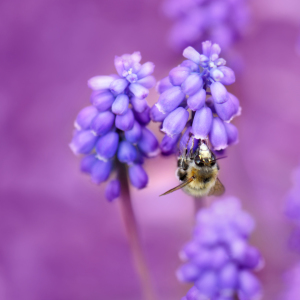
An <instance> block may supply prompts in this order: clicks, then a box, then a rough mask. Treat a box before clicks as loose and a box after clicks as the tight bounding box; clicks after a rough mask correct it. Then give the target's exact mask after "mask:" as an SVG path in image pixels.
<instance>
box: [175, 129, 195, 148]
mask: <svg viewBox="0 0 300 300" xmlns="http://www.w3.org/2000/svg"><path fill="white" fill-rule="evenodd" d="M193 144H194V147H193V149H194V150H196V149H197V146H198V140H196V139H195V138H194V137H193V134H192V127H191V126H189V127H188V128H187V129H186V131H185V132H184V134H183V135H182V138H181V139H180V142H179V151H180V153H184V151H185V149H187V151H190V150H191V148H192V146H193Z"/></svg>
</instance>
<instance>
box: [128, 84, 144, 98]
mask: <svg viewBox="0 0 300 300" xmlns="http://www.w3.org/2000/svg"><path fill="white" fill-rule="evenodd" d="M129 90H130V91H131V92H132V94H133V95H134V96H136V97H138V98H140V99H144V98H146V97H147V96H148V94H149V91H148V89H146V88H145V87H144V86H142V85H140V84H138V83H132V84H130V86H129Z"/></svg>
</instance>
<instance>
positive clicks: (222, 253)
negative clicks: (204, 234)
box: [211, 246, 229, 269]
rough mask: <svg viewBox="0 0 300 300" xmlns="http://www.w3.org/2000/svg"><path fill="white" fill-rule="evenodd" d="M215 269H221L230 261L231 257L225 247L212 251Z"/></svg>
mask: <svg viewBox="0 0 300 300" xmlns="http://www.w3.org/2000/svg"><path fill="white" fill-rule="evenodd" d="M211 252H212V261H211V264H212V266H213V268H215V269H220V268H221V267H222V266H223V265H224V264H225V263H227V262H228V260H229V255H228V253H227V251H226V249H225V248H224V247H223V246H219V247H216V248H214V249H213V250H211Z"/></svg>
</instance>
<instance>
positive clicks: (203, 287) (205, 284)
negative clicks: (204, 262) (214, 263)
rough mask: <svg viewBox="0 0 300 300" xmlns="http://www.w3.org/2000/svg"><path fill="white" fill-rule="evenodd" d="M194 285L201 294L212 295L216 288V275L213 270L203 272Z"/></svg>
mask: <svg viewBox="0 0 300 300" xmlns="http://www.w3.org/2000/svg"><path fill="white" fill-rule="evenodd" d="M195 286H196V287H197V288H198V290H199V291H200V292H201V293H202V294H203V295H206V296H207V297H213V295H214V294H215V292H216V290H217V288H218V282H217V275H216V274H215V272H213V271H208V272H205V273H204V274H203V275H201V277H200V279H198V280H197V281H196V282H195Z"/></svg>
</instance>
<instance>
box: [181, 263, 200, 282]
mask: <svg viewBox="0 0 300 300" xmlns="http://www.w3.org/2000/svg"><path fill="white" fill-rule="evenodd" d="M200 274H201V271H200V269H199V268H198V267H197V266H196V265H194V264H192V263H187V264H184V265H183V266H181V267H180V269H178V270H177V272H176V276H177V278H178V280H179V281H181V282H193V281H195V280H197V279H198V277H199V276H200Z"/></svg>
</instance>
